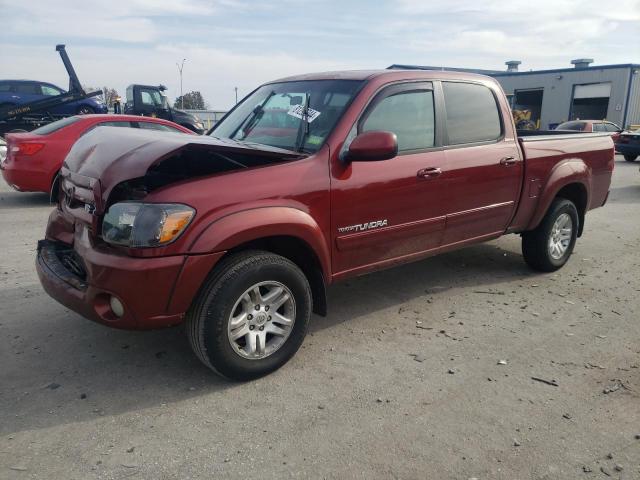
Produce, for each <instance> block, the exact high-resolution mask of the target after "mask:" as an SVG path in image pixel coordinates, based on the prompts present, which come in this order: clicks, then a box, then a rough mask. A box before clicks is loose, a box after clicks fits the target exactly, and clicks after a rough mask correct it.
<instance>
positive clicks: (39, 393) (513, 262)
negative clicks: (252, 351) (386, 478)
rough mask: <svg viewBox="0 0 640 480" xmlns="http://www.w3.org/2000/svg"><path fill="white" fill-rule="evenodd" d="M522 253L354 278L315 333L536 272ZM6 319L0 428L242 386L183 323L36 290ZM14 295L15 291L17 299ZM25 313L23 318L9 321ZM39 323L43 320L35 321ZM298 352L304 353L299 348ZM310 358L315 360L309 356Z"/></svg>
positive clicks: (466, 257)
mask: <svg viewBox="0 0 640 480" xmlns="http://www.w3.org/2000/svg"><path fill="white" fill-rule="evenodd" d="M533 275H534V274H533V273H532V272H531V271H530V270H528V269H527V267H526V266H525V265H524V262H523V261H522V258H521V257H520V255H519V254H514V253H513V252H511V251H507V250H504V249H502V248H499V247H498V246H496V245H495V244H483V245H478V246H474V247H469V248H467V249H464V250H462V251H458V252H455V253H451V254H445V255H442V256H439V257H433V258H430V259H427V260H424V261H421V262H417V263H414V264H410V265H405V266H401V267H397V268H394V269H391V270H387V271H384V272H379V273H374V274H371V275H368V276H364V277H360V278H356V279H354V280H350V281H347V282H345V283H342V284H338V285H336V286H334V287H332V288H331V290H330V312H331V313H330V314H329V316H328V317H327V318H322V317H314V318H313V320H312V326H311V332H318V331H320V330H323V329H327V328H332V327H334V326H336V325H338V324H341V323H348V322H349V321H350V320H352V319H354V318H357V317H359V316H361V315H370V314H372V313H374V312H376V311H379V310H384V309H387V308H391V307H393V308H396V307H398V306H400V305H402V304H404V303H405V302H407V301H411V300H413V299H416V298H418V297H421V296H427V295H428V296H430V297H433V298H434V300H437V298H438V297H441V296H446V295H449V294H450V293H448V292H447V290H449V289H451V288H458V287H464V286H469V285H475V286H477V287H478V288H483V285H484V288H487V285H497V284H501V283H503V282H508V281H511V280H514V279H518V278H525V277H531V276H533ZM4 293H5V294H4V295H3V299H2V301H3V303H5V304H7V305H12V306H14V307H13V308H14V309H15V311H8V312H6V313H7V316H6V317H5V319H3V320H2V321H0V338H1V339H2V343H3V344H5V345H4V346H3V348H2V349H1V350H3V352H0V362H1V363H3V365H4V366H3V369H2V372H1V373H0V385H2V386H3V388H2V390H1V391H0V404H2V405H3V408H2V415H3V417H4V420H3V421H2V422H0V433H1V434H8V433H14V432H19V431H22V430H32V429H40V428H47V427H51V426H55V425H60V424H67V423H71V422H77V421H85V420H90V419H93V418H95V417H97V416H102V415H117V414H121V413H124V412H129V411H137V410H141V409H144V408H149V407H157V406H162V405H168V404H172V403H174V402H179V401H182V400H188V399H190V398H193V397H198V396H201V395H216V394H224V395H227V394H228V393H225V392H229V391H234V390H235V391H236V392H238V391H239V390H238V389H237V387H238V386H242V385H241V384H237V383H233V382H229V381H226V380H224V379H222V378H220V377H218V376H216V375H215V374H214V373H212V372H210V371H209V370H208V369H207V368H206V367H204V366H203V365H202V364H200V362H199V361H198V360H197V359H196V358H195V356H194V355H193V353H192V352H191V349H190V347H189V345H188V342H187V339H186V335H185V332H184V329H183V328H182V327H178V328H171V329H167V330H160V331H155V332H128V331H120V330H114V329H109V328H106V327H104V326H101V325H97V324H93V323H91V322H89V321H88V320H85V319H83V318H81V317H79V316H78V315H76V314H74V313H72V312H69V311H68V310H66V309H64V308H63V307H61V306H59V305H57V304H56V303H55V302H54V301H53V300H51V299H50V298H48V297H47V295H46V294H44V292H41V291H39V292H34V293H35V294H34V295H32V296H31V298H29V299H28V300H25V299H24V298H23V292H22V291H21V290H20V289H18V288H16V289H12V290H6V291H5V292H4ZM12 297H16V298H12ZM12 318H19V320H11V319H12ZM34 324H37V326H35V327H34ZM300 354H301V353H299V354H298V355H300ZM311 361H312V360H311ZM296 371H298V370H295V369H291V370H289V371H287V367H285V368H284V369H282V370H280V372H278V373H276V374H275V375H273V376H271V377H268V378H265V379H264V380H258V381H256V382H254V385H249V386H242V388H259V389H260V390H261V391H262V390H264V392H265V395H267V396H268V395H269V392H270V391H273V389H277V388H278V385H279V384H280V382H281V381H282V380H279V375H282V376H283V379H284V378H286V377H287V376H288V375H291V374H292V372H296Z"/></svg>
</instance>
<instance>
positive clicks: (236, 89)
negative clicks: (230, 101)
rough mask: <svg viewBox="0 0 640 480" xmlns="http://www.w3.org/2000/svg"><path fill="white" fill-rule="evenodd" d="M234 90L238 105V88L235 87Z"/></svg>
mask: <svg viewBox="0 0 640 480" xmlns="http://www.w3.org/2000/svg"><path fill="white" fill-rule="evenodd" d="M234 90H235V91H236V103H238V87H235V88H234Z"/></svg>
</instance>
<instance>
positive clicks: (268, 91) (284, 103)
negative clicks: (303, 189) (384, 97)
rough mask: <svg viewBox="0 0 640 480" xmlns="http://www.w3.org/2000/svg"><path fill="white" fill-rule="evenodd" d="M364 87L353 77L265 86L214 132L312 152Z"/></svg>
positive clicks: (240, 139) (246, 140)
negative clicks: (352, 78) (349, 78)
mask: <svg viewBox="0 0 640 480" xmlns="http://www.w3.org/2000/svg"><path fill="white" fill-rule="evenodd" d="M361 85H362V82H361V81H353V80H309V81H300V82H283V83H273V84H269V85H263V86H262V87H260V88H258V89H257V90H256V91H255V92H253V93H252V94H251V95H250V96H249V97H247V98H246V99H245V100H244V101H243V102H242V103H241V104H240V105H238V107H237V108H236V109H235V110H234V111H232V112H231V113H230V114H229V115H228V116H227V117H226V118H225V119H224V120H222V121H221V122H220V123H218V124H217V125H216V126H215V127H214V129H213V130H212V131H211V132H210V133H209V135H211V136H214V137H218V138H231V139H233V140H238V141H244V142H251V143H261V144H264V145H270V146H272V147H278V148H284V149H287V150H295V151H304V152H308V153H313V152H316V151H318V149H319V148H320V147H321V146H322V144H323V143H324V141H325V139H326V138H327V136H328V135H329V133H330V132H331V130H332V129H333V127H334V125H335V124H336V122H337V121H338V119H339V118H340V117H341V116H342V114H343V113H344V110H345V108H346V107H347V105H348V104H349V102H350V101H351V99H352V98H353V97H354V95H355V94H356V92H357V91H358V89H359V88H360V86H361ZM305 113H306V115H305ZM305 117H306V119H308V120H307V121H305V120H304V119H305ZM307 122H308V123H307Z"/></svg>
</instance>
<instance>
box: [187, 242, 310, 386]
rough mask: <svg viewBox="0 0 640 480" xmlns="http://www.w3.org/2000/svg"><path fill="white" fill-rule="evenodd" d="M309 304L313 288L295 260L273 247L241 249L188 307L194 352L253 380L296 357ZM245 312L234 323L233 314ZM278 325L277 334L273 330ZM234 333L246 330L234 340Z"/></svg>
mask: <svg viewBox="0 0 640 480" xmlns="http://www.w3.org/2000/svg"><path fill="white" fill-rule="evenodd" d="M256 286H257V288H258V290H259V292H260V295H259V298H258V297H256V294H255V288H256ZM269 289H271V290H269ZM278 289H282V293H281V294H280V296H278V297H277V298H276V300H275V301H272V302H271V303H270V302H269V301H268V297H269V295H270V294H271V295H275V293H277V292H278ZM287 296H288V298H289V300H286V301H285V303H284V304H282V306H278V305H277V304H278V303H279V302H280V301H281V300H282V299H283V298H285V297H287ZM254 300H255V301H254ZM269 305H272V306H273V308H271V309H269ZM258 306H259V307H260V308H259V310H258V308H257V307H258ZM311 310H312V297H311V288H310V286H309V282H308V280H307V278H306V277H305V275H304V273H302V271H301V270H300V269H299V268H298V266H297V265H295V264H294V263H293V262H291V261H290V260H288V259H286V258H284V257H281V256H279V255H275V254H272V253H269V252H264V251H259V250H252V251H246V252H240V253H237V254H233V255H231V256H229V257H227V258H226V259H223V260H222V262H221V263H220V264H219V265H218V266H216V268H214V270H213V272H212V273H211V275H210V276H209V278H208V280H207V281H206V282H205V284H204V285H203V287H202V289H201V291H200V293H199V294H198V296H197V298H196V300H195V301H194V303H193V305H192V306H191V308H190V309H189V312H188V313H187V335H188V337H189V341H190V343H191V348H192V349H193V351H194V352H195V354H196V356H197V357H198V358H199V359H200V360H201V361H202V362H203V363H204V364H205V365H206V366H207V367H209V368H210V369H212V370H213V371H214V372H216V373H218V374H219V375H222V376H224V377H226V378H229V379H232V380H241V381H243V380H251V379H254V378H258V377H261V376H264V375H267V374H269V373H271V372H273V371H274V370H277V369H278V368H280V367H281V366H283V365H284V364H285V363H287V362H288V361H289V360H290V359H291V357H293V355H294V354H295V353H296V352H297V351H298V349H299V348H300V346H301V345H302V342H303V340H304V337H305V335H306V333H307V328H308V326H309V319H310V317H311ZM250 312H253V313H250ZM269 313H271V314H273V319H272V316H271V315H269ZM276 316H277V318H276ZM285 317H288V318H289V319H292V321H291V322H290V324H289V325H288V326H287V325H286V324H285V323H282V321H283V320H284V318H285ZM242 318H244V320H238V323H236V324H235V326H234V321H233V320H234V319H242ZM281 319H282V320H281ZM249 329H251V330H249ZM276 329H279V330H280V331H279V332H278V334H274V333H271V332H272V331H273V332H276V331H277V330H276ZM242 332H245V333H244V334H243V333H242ZM236 333H237V334H242V336H238V338H236V339H235V340H232V336H234V334H236ZM285 333H286V334H285ZM260 336H262V337H260ZM252 338H253V339H254V340H253V342H251V339H252ZM260 339H262V341H261V340H260ZM252 350H253V353H251V352H252ZM261 350H262V351H261Z"/></svg>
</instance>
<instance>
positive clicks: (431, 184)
mask: <svg viewBox="0 0 640 480" xmlns="http://www.w3.org/2000/svg"><path fill="white" fill-rule="evenodd" d="M374 130H383V131H391V132H394V133H395V134H396V135H397V138H398V150H399V152H398V155H397V156H396V157H395V158H393V159H391V160H385V161H378V162H352V163H350V164H344V163H342V162H341V161H340V160H339V159H335V162H334V164H333V165H332V172H331V173H332V175H331V177H332V178H331V182H332V183H331V208H332V215H331V223H332V241H333V256H332V262H333V271H334V272H335V274H336V276H338V277H339V276H343V275H348V274H350V273H359V272H364V271H366V270H367V269H369V268H373V267H374V266H375V265H380V264H384V263H390V262H393V260H394V259H398V260H401V259H403V258H406V257H409V256H411V255H415V254H419V253H420V252H425V251H428V250H431V249H435V248H437V247H438V246H439V245H440V243H441V239H442V234H443V231H444V225H445V213H446V212H445V210H444V205H443V202H442V198H443V196H444V193H445V192H444V188H443V185H442V182H441V180H440V173H441V172H442V170H443V169H444V165H443V162H444V153H443V151H442V149H441V148H440V133H439V132H438V131H437V129H436V121H435V108H434V92H433V86H432V84H431V83H425V82H420V83H406V84H400V85H393V86H390V87H387V88H385V89H383V90H382V91H381V92H380V93H379V94H377V95H376V97H375V98H374V99H373V101H372V102H371V103H370V104H369V106H368V107H367V108H366V110H365V112H364V114H363V115H362V116H361V117H360V119H359V121H358V122H357V124H356V125H354V127H353V129H352V132H351V134H350V135H349V138H350V139H353V138H354V137H355V135H356V134H358V133H362V132H365V131H374ZM349 143H350V142H349V140H347V142H345V147H344V148H348V144H349Z"/></svg>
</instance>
